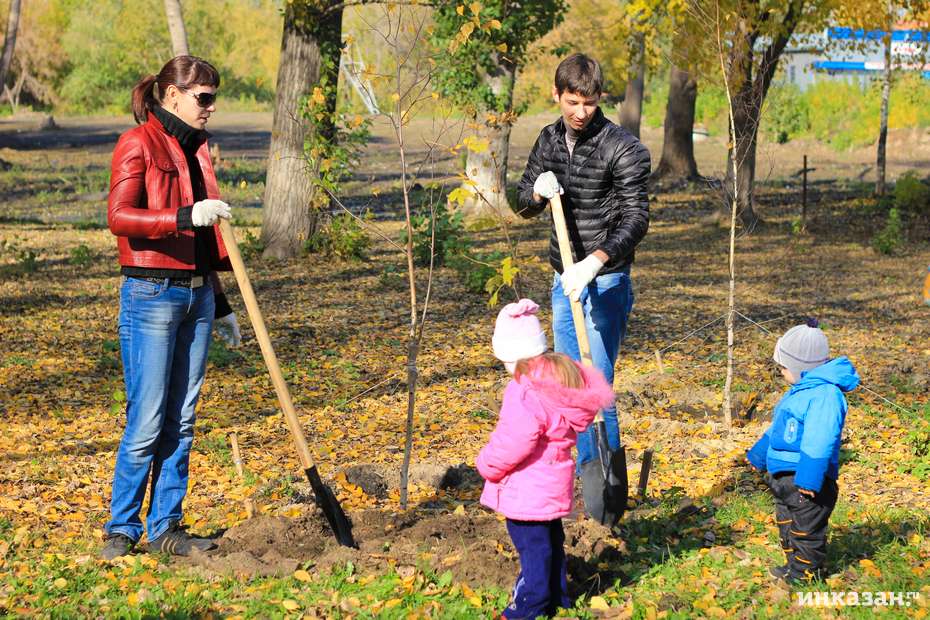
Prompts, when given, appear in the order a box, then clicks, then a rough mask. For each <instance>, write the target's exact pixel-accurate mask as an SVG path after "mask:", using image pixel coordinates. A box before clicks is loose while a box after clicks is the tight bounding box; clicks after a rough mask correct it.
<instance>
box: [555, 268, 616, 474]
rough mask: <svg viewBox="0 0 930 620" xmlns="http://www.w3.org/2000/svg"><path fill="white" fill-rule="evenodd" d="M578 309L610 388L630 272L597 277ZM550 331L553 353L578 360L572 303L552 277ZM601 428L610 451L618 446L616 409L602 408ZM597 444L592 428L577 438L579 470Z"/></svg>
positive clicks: (579, 354) (595, 359) (592, 357)
mask: <svg viewBox="0 0 930 620" xmlns="http://www.w3.org/2000/svg"><path fill="white" fill-rule="evenodd" d="M581 306H582V308H583V310H584V318H585V326H586V328H587V330H588V342H589V343H590V345H591V359H592V361H593V362H594V366H595V367H596V368H598V369H599V370H600V371H601V372H602V373H604V377H605V378H606V379H607V382H608V383H610V384H611V385H613V382H614V364H615V363H616V361H617V355H619V353H620V344H621V342H622V341H623V338H624V336H625V335H626V323H627V319H628V318H629V316H630V311H631V310H632V309H633V282H632V281H631V280H630V271H629V269H627V270H626V271H622V272H620V273H608V274H604V275H600V276H597V277H596V278H595V279H594V280H592V281H591V284H589V285H588V286H587V287H586V288H585V289H584V290H583V291H582V292H581ZM552 331H553V334H554V339H555V350H556V352H558V353H564V354H566V355H568V356H569V357H570V358H572V359H573V360H577V361H581V353H579V351H578V338H577V336H576V335H575V324H574V322H573V321H572V308H571V302H570V301H569V299H568V297H566V296H565V293H564V292H563V291H562V281H561V280H560V278H559V274H558V273H556V274H555V278H554V280H553V284H552ZM603 414H604V426H605V427H606V428H607V443H608V445H610V447H611V449H614V450H616V449H617V448H619V447H620V427H619V424H618V422H617V408H616V407H611V408H609V409H604V411H603ZM597 454H598V452H597V443H596V442H595V437H594V428H593V427H590V426H589V427H588V430H586V431H584V432H583V433H580V434H579V435H578V471H579V473H580V471H581V469H580V468H581V465H583V464H584V463H587V462H588V461H590V460H591V459H593V458H595V457H596V456H597Z"/></svg>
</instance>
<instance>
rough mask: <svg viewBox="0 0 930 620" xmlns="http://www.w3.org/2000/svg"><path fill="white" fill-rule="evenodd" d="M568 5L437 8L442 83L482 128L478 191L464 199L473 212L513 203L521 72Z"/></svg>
mask: <svg viewBox="0 0 930 620" xmlns="http://www.w3.org/2000/svg"><path fill="white" fill-rule="evenodd" d="M564 11H565V2H564V0H526V1H525V2H513V1H512V0H490V1H489V2H487V3H485V4H482V3H481V2H478V1H477V0H476V1H475V2H472V3H471V4H468V5H467V6H466V5H464V4H456V3H454V2H453V3H446V2H443V3H440V4H439V5H438V6H436V8H435V11H434V14H433V19H434V22H435V26H434V29H433V32H432V37H431V39H432V43H433V45H434V46H435V48H436V51H437V59H436V62H437V65H436V69H435V72H434V82H435V85H436V88H437V90H438V91H439V92H440V93H441V94H442V95H443V96H444V97H445V98H447V99H448V100H449V101H450V102H451V103H453V104H454V105H457V106H459V107H460V108H462V109H463V110H465V111H466V114H467V115H468V118H469V120H470V121H471V127H472V128H473V129H474V131H475V141H474V142H473V143H472V144H471V147H470V148H468V149H467V156H466V157H467V158H466V162H465V176H466V178H467V179H468V181H469V183H468V184H467V186H468V188H469V191H470V192H472V198H471V199H469V200H468V201H465V203H464V204H463V206H462V208H463V209H465V211H466V212H468V213H470V214H474V213H477V212H478V211H479V210H481V209H482V208H483V207H492V208H494V209H498V208H500V207H505V206H507V194H506V187H507V154H508V149H509V147H510V130H511V127H512V126H513V123H514V121H516V119H517V116H518V115H519V113H520V112H521V111H522V110H520V109H515V107H514V102H513V90H514V84H515V81H516V77H517V73H518V72H519V70H520V68H521V66H522V65H523V63H524V62H525V60H526V58H527V49H528V47H529V45H530V44H531V43H532V42H533V41H536V40H537V39H539V38H540V37H541V36H542V35H544V34H545V33H547V32H549V31H550V30H551V29H552V28H553V27H554V26H555V25H556V24H557V23H558V22H559V21H560V20H561V19H562V15H563V13H564Z"/></svg>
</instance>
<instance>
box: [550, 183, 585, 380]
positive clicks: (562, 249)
mask: <svg viewBox="0 0 930 620" xmlns="http://www.w3.org/2000/svg"><path fill="white" fill-rule="evenodd" d="M549 206H550V207H551V208H552V222H553V223H554V224H555V236H556V238H557V239H558V240H559V254H560V255H561V256H562V271H563V272H564V271H565V270H566V269H568V268H569V267H571V266H572V265H573V264H575V261H574V259H573V258H572V246H571V242H570V241H569V239H568V226H567V225H566V224H565V212H564V211H563V210H562V197H561V196H559V195H558V194H556V195H555V196H553V197H552V199H551V200H550V201H549ZM569 301H570V302H571V305H572V320H573V322H574V323H575V336H576V337H577V338H578V351H579V352H580V353H581V363H582V364H584V365H585V366H594V360H593V359H592V358H591V345H590V344H589V342H588V330H587V329H585V325H584V311H582V309H581V302H580V301H575V300H574V299H569Z"/></svg>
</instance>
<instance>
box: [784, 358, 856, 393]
mask: <svg viewBox="0 0 930 620" xmlns="http://www.w3.org/2000/svg"><path fill="white" fill-rule="evenodd" d="M825 383H830V384H833V385H835V386H836V387H838V388H840V389H841V390H843V391H844V392H851V391H852V390H854V389H856V387H857V386H858V385H859V374H858V373H857V372H856V368H855V366H853V364H852V362H850V361H849V358H848V357H846V356H842V357H838V358H836V359H832V360H830V361H829V362H827V363H826V364H821V365H820V366H817V367H816V368H812V369H811V370H808V371H806V372H802V373H801V378H800V380H798V382H797V383H795V384H794V386H793V387H792V388H791V391H792V392H797V391H800V390H806V389H808V388H813V387H817V386H818V385H823V384H825Z"/></svg>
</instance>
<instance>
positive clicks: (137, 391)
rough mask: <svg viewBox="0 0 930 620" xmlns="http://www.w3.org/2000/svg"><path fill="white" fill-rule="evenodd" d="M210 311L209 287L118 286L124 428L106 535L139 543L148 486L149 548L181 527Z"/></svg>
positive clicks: (131, 281)
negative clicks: (171, 528) (177, 525)
mask: <svg viewBox="0 0 930 620" xmlns="http://www.w3.org/2000/svg"><path fill="white" fill-rule="evenodd" d="M213 310H214V301H213V289H212V287H211V286H210V285H209V284H207V285H206V286H201V287H199V288H196V289H189V288H184V287H179V286H167V281H164V282H161V283H153V282H149V281H146V280H141V279H138V278H124V280H123V285H122V287H121V289H120V313H119V339H120V349H121V353H122V358H123V379H124V382H125V385H126V428H125V430H124V431H123V439H122V441H121V442H120V445H119V451H118V452H117V454H116V471H115V473H114V475H113V495H112V498H111V500H110V521H109V522H108V523H107V524H106V531H107V533H108V534H116V533H119V534H125V535H126V536H128V537H129V538H131V539H132V540H134V541H138V540H139V539H140V538H141V537H142V521H141V520H140V518H139V512H140V510H141V509H142V499H143V497H144V496H145V491H146V488H147V487H149V486H151V493H150V496H149V511H148V515H147V518H146V531H147V532H148V537H149V540H153V539H155V538H158V536H160V535H161V534H162V533H164V531H165V530H167V529H168V527H169V526H170V525H171V523H172V522H173V521H180V520H181V516H182V515H181V504H182V503H183V501H184V496H185V495H186V494H187V480H188V463H189V460H190V449H191V442H192V441H193V438H194V409H195V407H196V406H197V398H198V397H199V396H200V387H201V385H203V377H204V373H205V371H206V366H207V350H208V349H209V347H210V332H211V329H212V327H213ZM150 481H151V484H150Z"/></svg>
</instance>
